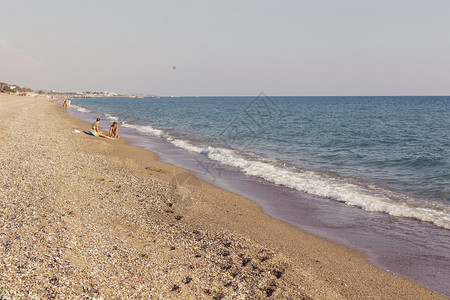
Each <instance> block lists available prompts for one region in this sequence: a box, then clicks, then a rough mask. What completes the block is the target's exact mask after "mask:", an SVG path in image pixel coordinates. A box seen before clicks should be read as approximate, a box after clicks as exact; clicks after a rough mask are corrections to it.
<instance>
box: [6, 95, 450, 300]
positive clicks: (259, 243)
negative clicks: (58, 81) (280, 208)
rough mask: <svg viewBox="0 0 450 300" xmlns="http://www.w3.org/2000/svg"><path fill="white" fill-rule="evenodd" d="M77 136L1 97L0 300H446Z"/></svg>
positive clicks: (199, 185) (158, 167)
mask: <svg viewBox="0 0 450 300" xmlns="http://www.w3.org/2000/svg"><path fill="white" fill-rule="evenodd" d="M90 126H91V124H88V123H84V122H82V121H80V120H78V119H76V118H74V117H72V116H70V115H67V114H65V113H64V110H63V108H62V107H61V105H59V104H58V103H55V102H54V101H52V100H49V99H45V98H37V99H35V98H30V97H17V96H8V95H0V141H1V143H0V166H1V167H0V224H1V225H0V226H1V235H0V298H2V299H17V298H36V299H41V298H57V299H72V298H74V299H75V298H76V299H79V298H87V299H93V298H96V299H99V298H103V299H124V298H143V299H177V298H179V299H259V298H266V297H271V298H274V299H447V298H446V297H444V296H441V295H438V294H436V293H433V292H431V291H429V290H427V289H425V288H423V287H421V286H420V285H419V284H417V283H414V282H412V281H409V280H406V279H403V278H400V277H398V276H395V275H393V274H390V273H389V272H386V271H383V270H380V269H378V268H376V267H374V266H373V265H371V264H370V263H368V262H367V260H366V259H365V258H364V257H363V256H362V255H360V254H359V253H357V252H356V251H354V250H351V249H348V248H345V247H343V246H339V245H336V244H333V243H331V242H328V241H326V240H324V239H321V238H318V237H315V236H312V235H310V234H307V233H304V232H302V231H300V230H298V229H297V228H295V227H293V226H290V225H289V224H286V223H284V222H281V221H279V220H276V219H274V218H272V217H270V216H267V215H265V214H263V213H262V211H261V209H260V208H259V207H258V206H257V205H256V204H255V203H253V202H251V201H249V200H247V199H245V198H243V197H240V196H237V195H235V194H232V193H230V192H227V191H224V190H222V189H219V188H217V187H214V186H212V185H210V184H207V183H205V182H202V181H199V180H197V179H196V178H195V177H194V176H193V175H192V174H191V173H190V172H188V171H186V170H183V169H181V168H178V167H175V166H172V165H169V164H166V163H163V162H160V161H159V160H158V157H157V155H156V154H154V153H151V152H149V151H147V150H144V149H142V148H139V147H136V146H131V145H129V144H127V141H126V140H125V139H103V138H96V137H93V136H90V135H87V134H85V133H84V132H83V131H87V130H88V129H89V128H90ZM74 130H79V131H80V133H73V131H74Z"/></svg>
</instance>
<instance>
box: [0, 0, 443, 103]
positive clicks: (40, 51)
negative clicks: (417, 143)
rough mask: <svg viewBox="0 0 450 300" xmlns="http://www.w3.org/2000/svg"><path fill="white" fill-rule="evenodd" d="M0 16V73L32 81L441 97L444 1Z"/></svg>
mask: <svg viewBox="0 0 450 300" xmlns="http://www.w3.org/2000/svg"><path fill="white" fill-rule="evenodd" d="M0 15H1V17H0V58H1V65H0V81H5V82H10V83H16V84H19V85H21V86H27V87H31V88H35V89H56V90H64V91H69V90H70V91H86V90H96V91H104V90H108V91H116V92H128V93H152V94H156V95H179V96H182V95H248V96H255V95H257V94H259V92H261V91H264V92H266V93H267V94H268V95H272V96H275V95H450V17H449V16H450V1H448V0H442V1H439V0H429V1H425V0H424V1H417V0H408V1H403V0H402V1H400V0H399V1H396V0H391V1H385V0H378V1H368V0H355V1H345V0H334V1H332V0H318V1H312V0H311V1H301V0H300V1H288V0H280V1H266V0H259V1H256V0H255V1H251V0H241V1H236V0H228V1H214V0H192V1H170V0H164V1H150V0H148V1H144V0H127V1H114V0H109V1H107V0H89V1H87V0H39V1H35V0H30V1H24V0H14V1H12V0H11V1H2V2H1V5H0ZM172 66H176V67H177V69H176V70H173V69H172Z"/></svg>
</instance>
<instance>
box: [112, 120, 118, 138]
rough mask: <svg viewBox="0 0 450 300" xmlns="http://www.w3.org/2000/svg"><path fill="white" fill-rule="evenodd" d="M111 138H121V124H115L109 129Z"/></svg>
mask: <svg viewBox="0 0 450 300" xmlns="http://www.w3.org/2000/svg"><path fill="white" fill-rule="evenodd" d="M109 136H110V137H116V138H119V137H120V136H119V124H117V122H113V123H112V125H111V127H109Z"/></svg>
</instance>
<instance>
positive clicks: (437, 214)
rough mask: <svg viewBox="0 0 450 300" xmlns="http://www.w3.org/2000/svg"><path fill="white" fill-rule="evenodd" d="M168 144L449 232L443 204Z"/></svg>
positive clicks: (448, 212) (449, 215)
mask: <svg viewBox="0 0 450 300" xmlns="http://www.w3.org/2000/svg"><path fill="white" fill-rule="evenodd" d="M171 143H172V144H174V145H175V146H177V147H180V148H183V149H185V150H188V151H191V152H194V153H199V154H203V155H206V156H207V157H208V158H209V159H212V160H215V161H218V162H220V163H222V164H224V165H228V166H232V167H235V168H238V169H240V170H241V171H242V172H244V173H245V174H246V175H249V176H255V177H261V178H263V179H265V180H267V181H269V182H272V183H275V184H277V185H281V186H285V187H288V188H292V189H295V190H298V191H302V192H305V193H308V194H312V195H316V196H319V197H325V198H328V199H333V200H336V201H339V202H343V203H345V204H347V205H351V206H356V207H359V208H362V209H364V210H366V211H370V212H382V213H387V214H389V215H392V216H396V217H407V218H412V219H417V220H420V221H424V222H430V223H434V224H435V225H437V226H440V227H444V228H447V229H450V207H449V206H446V205H444V204H439V203H434V202H433V203H431V202H430V203H427V204H426V203H425V204H424V201H423V200H421V201H419V200H418V199H414V198H411V197H407V196H405V195H401V194H398V193H395V192H393V191H390V190H386V189H382V188H380V187H369V186H363V185H361V184H357V183H352V182H351V180H349V179H346V178H337V177H335V176H334V177H333V176H330V175H327V174H322V173H319V172H314V171H301V170H298V169H294V168H289V167H285V166H280V165H277V164H275V163H274V162H272V161H271V160H263V159H261V158H259V159H253V158H252V159H251V160H250V159H248V158H247V157H243V156H242V155H240V154H239V153H238V152H237V151H235V150H231V149H224V148H215V147H207V148H204V147H199V146H195V145H192V144H191V143H190V142H189V141H186V140H179V139H174V140H172V141H171ZM255 158H256V156H255ZM425 205H427V206H425Z"/></svg>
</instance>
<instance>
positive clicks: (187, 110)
mask: <svg viewBox="0 0 450 300" xmlns="http://www.w3.org/2000/svg"><path fill="white" fill-rule="evenodd" d="M72 103H73V105H75V106H74V108H75V109H78V110H79V111H82V112H86V111H91V112H95V113H104V114H105V116H106V117H107V119H108V121H107V122H103V125H108V124H105V123H108V122H109V123H111V122H110V121H112V120H116V121H118V122H119V124H120V126H121V128H132V129H134V130H136V131H137V132H139V134H141V135H144V136H145V135H151V136H157V137H160V138H162V139H165V140H167V141H169V142H170V143H172V144H173V145H175V146H177V147H180V148H183V149H185V150H187V151H191V152H195V153H201V154H203V155H205V156H206V157H208V158H209V159H211V160H212V161H215V162H220V163H221V165H222V166H224V167H232V168H238V169H239V170H241V171H242V172H243V173H244V174H246V175H249V176H255V177H260V178H263V179H265V180H267V181H269V182H272V183H274V184H276V185H280V186H284V187H287V188H291V189H295V190H298V191H302V192H305V193H308V194H311V195H315V196H319V197H322V198H327V199H332V200H336V201H339V202H342V203H345V204H347V205H350V206H356V207H359V208H362V209H364V210H366V211H373V212H382V213H386V214H389V215H392V216H396V217H406V218H411V219H417V220H420V221H424V222H429V223H432V224H434V225H435V226H439V227H443V228H447V229H450V97H267V96H266V95H264V94H261V95H260V96H258V97H199V98H197V97H180V98H144V99H136V98H134V99H131V98H75V99H74V100H73V101H72ZM101 124H102V123H101ZM104 130H107V128H104ZM205 171H207V172H210V173H211V175H212V176H220V172H217V173H213V172H214V171H213V170H212V168H211V169H206V168H205ZM219 171H220V170H219Z"/></svg>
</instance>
